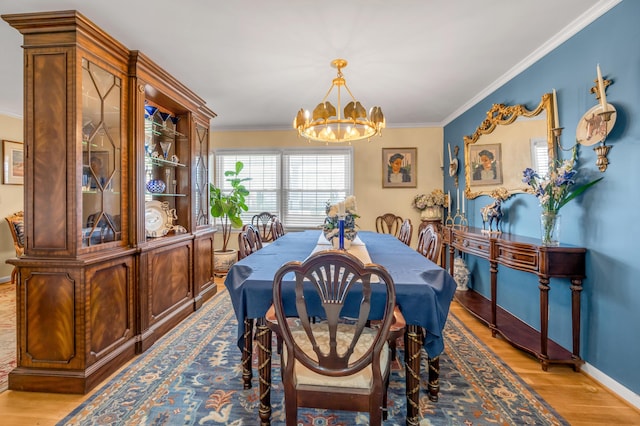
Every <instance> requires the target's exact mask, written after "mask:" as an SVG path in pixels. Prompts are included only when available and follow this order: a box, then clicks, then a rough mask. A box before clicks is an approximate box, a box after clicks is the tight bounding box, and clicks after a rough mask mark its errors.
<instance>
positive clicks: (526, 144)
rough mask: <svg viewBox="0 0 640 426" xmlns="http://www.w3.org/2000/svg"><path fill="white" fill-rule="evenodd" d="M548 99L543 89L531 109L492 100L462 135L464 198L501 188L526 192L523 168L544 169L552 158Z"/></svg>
mask: <svg viewBox="0 0 640 426" xmlns="http://www.w3.org/2000/svg"><path fill="white" fill-rule="evenodd" d="M551 103H552V95H551V93H545V94H544V95H543V96H542V100H541V101H540V104H539V105H538V106H537V107H536V108H535V109H533V110H531V111H530V110H528V109H527V108H526V107H525V106H524V105H512V106H507V105H503V104H494V105H493V106H492V107H491V109H490V110H489V111H488V112H487V118H486V119H485V120H484V121H483V122H482V123H480V126H478V129H477V130H476V131H475V132H474V133H473V134H472V135H470V136H465V137H464V169H465V173H464V174H465V182H466V187H465V191H464V193H465V196H466V197H467V198H470V199H471V198H476V197H478V196H480V195H491V193H492V192H493V191H496V190H498V189H500V190H501V189H502V188H504V189H505V190H506V191H507V192H508V194H509V195H510V196H511V195H513V194H516V193H522V192H527V185H526V184H525V183H523V182H522V172H523V171H524V169H526V168H527V167H531V168H532V169H534V170H536V171H537V172H538V173H540V174H541V175H543V174H545V173H546V170H547V169H548V167H549V162H550V161H553V160H555V144H554V139H553V131H552V129H553V115H552V107H551Z"/></svg>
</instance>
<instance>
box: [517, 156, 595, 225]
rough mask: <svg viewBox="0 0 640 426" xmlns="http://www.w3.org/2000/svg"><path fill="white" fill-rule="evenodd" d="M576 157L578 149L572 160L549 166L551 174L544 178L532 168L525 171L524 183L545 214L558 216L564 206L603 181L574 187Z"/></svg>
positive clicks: (557, 162)
mask: <svg viewBox="0 0 640 426" xmlns="http://www.w3.org/2000/svg"><path fill="white" fill-rule="evenodd" d="M576 157H577V149H576V148H574V149H573V155H572V156H571V158H570V159H568V160H564V161H556V162H555V164H553V165H550V166H549V172H548V173H547V174H546V176H543V177H541V176H540V175H539V174H538V173H537V172H536V171H535V170H533V169H531V168H526V169H525V170H524V172H523V175H524V178H523V179H522V181H523V182H524V183H526V184H527V185H529V186H530V187H531V192H532V193H533V194H535V196H536V197H538V201H539V202H540V206H541V207H542V210H543V212H547V213H555V214H557V213H558V211H559V210H560V209H561V208H562V206H564V205H565V204H567V203H568V202H569V201H571V200H573V199H574V198H576V197H577V196H578V195H580V194H582V193H583V192H584V191H586V190H587V189H589V188H590V187H592V186H593V185H595V184H596V183H598V182H600V181H601V180H602V178H599V179H596V180H593V181H591V182H589V183H586V184H583V185H579V186H574V185H575V184H576V182H575V179H574V178H575V176H576V174H577V173H578V171H577V170H576V169H574V165H575V161H576Z"/></svg>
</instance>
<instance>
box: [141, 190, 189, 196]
mask: <svg viewBox="0 0 640 426" xmlns="http://www.w3.org/2000/svg"><path fill="white" fill-rule="evenodd" d="M145 194H146V195H151V196H154V197H186V196H187V195H186V194H166V193H164V192H160V193H156V192H148V191H145Z"/></svg>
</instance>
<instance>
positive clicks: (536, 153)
mask: <svg viewBox="0 0 640 426" xmlns="http://www.w3.org/2000/svg"><path fill="white" fill-rule="evenodd" d="M531 159H532V162H531V163H532V165H531V168H532V169H533V170H535V171H537V172H538V174H539V175H540V176H546V174H547V172H548V171H549V146H548V144H547V138H532V139H531Z"/></svg>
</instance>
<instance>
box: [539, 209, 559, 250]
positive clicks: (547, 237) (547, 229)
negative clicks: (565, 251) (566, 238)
mask: <svg viewBox="0 0 640 426" xmlns="http://www.w3.org/2000/svg"><path fill="white" fill-rule="evenodd" d="M560 218H561V215H559V214H558V213H554V212H543V213H542V214H541V215H540V235H541V239H542V245H543V246H551V247H557V246H559V245H560V222H561V221H560Z"/></svg>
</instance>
